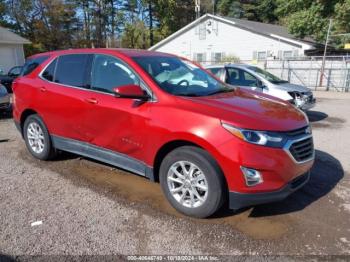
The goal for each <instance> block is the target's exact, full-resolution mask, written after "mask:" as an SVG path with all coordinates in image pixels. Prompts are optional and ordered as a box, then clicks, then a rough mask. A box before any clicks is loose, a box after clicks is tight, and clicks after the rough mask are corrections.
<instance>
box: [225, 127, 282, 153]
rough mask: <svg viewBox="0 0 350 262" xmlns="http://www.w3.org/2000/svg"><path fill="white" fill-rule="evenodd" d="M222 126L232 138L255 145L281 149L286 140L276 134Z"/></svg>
mask: <svg viewBox="0 0 350 262" xmlns="http://www.w3.org/2000/svg"><path fill="white" fill-rule="evenodd" d="M222 126H223V128H225V129H226V130H227V131H229V132H230V133H231V134H233V135H234V136H236V137H238V138H240V139H242V140H244V141H247V142H249V143H252V144H256V145H262V146H270V147H283V146H284V144H285V143H286V140H287V138H285V137H284V136H283V135H281V134H279V133H276V132H270V131H256V130H248V129H241V128H237V127H234V126H232V125H230V124H226V123H222Z"/></svg>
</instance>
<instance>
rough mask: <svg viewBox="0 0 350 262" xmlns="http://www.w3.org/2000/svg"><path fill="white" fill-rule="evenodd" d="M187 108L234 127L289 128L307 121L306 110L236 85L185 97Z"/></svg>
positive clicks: (255, 128) (291, 128) (278, 129)
mask: <svg viewBox="0 0 350 262" xmlns="http://www.w3.org/2000/svg"><path fill="white" fill-rule="evenodd" d="M185 100H191V102H194V103H196V105H195V106H194V105H193V103H188V107H189V108H188V110H191V111H197V112H198V113H201V114H203V113H205V114H207V115H209V116H212V117H215V118H217V119H220V120H222V121H223V122H227V123H228V124H232V125H234V126H236V127H240V128H246V129H254V130H265V131H290V130H295V129H298V128H301V127H304V126H306V125H307V124H308V120H307V119H306V117H305V114H304V113H303V112H301V111H300V110H299V109H296V108H295V107H294V106H293V105H291V104H290V103H288V102H284V101H283V100H280V99H276V98H275V97H272V96H268V95H265V94H261V93H258V92H253V91H248V90H243V89H236V90H235V91H234V92H230V93H224V94H218V95H214V96H207V97H186V98H185Z"/></svg>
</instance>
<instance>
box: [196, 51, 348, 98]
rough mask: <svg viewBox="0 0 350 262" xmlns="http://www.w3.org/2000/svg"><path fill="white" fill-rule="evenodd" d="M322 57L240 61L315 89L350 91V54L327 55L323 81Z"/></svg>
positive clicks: (210, 63)
mask: <svg viewBox="0 0 350 262" xmlns="http://www.w3.org/2000/svg"><path fill="white" fill-rule="evenodd" d="M322 59H323V57H322V56H314V57H303V58H299V59H284V60H262V61H261V60H260V61H240V63H248V64H255V65H257V66H259V67H261V68H263V69H265V70H267V71H269V72H270V73H272V74H274V75H276V76H278V77H280V78H282V79H284V80H288V81H289V82H290V83H293V84H298V85H304V86H307V87H309V88H311V89H313V90H327V91H329V90H334V91H339V92H349V90H350V56H328V57H326V61H325V67H324V74H323V79H322V81H321V68H322ZM200 63H201V64H203V65H213V64H223V63H226V64H227V63H230V62H229V61H225V62H218V61H215V62H213V61H201V62H200Z"/></svg>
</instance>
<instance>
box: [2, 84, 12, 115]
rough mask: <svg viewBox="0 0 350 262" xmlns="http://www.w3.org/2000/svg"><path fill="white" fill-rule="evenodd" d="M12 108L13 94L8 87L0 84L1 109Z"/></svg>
mask: <svg viewBox="0 0 350 262" xmlns="http://www.w3.org/2000/svg"><path fill="white" fill-rule="evenodd" d="M10 108H11V96H10V94H9V93H8V92H7V90H6V88H5V87H4V86H3V85H1V84H0V110H1V111H7V110H10Z"/></svg>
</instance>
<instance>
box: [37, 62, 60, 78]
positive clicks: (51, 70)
mask: <svg viewBox="0 0 350 262" xmlns="http://www.w3.org/2000/svg"><path fill="white" fill-rule="evenodd" d="M56 64H57V58H56V59H55V60H54V61H53V62H51V64H50V65H49V66H48V67H46V69H45V71H44V72H43V73H42V75H41V76H42V77H43V78H45V79H46V80H48V81H51V82H53V81H54V77H55V69H56Z"/></svg>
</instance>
